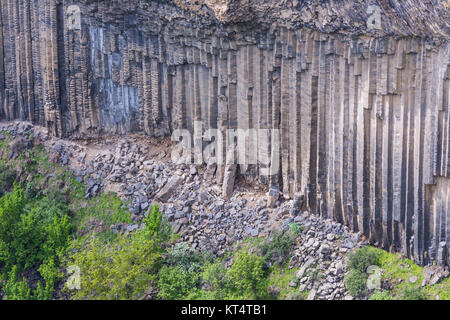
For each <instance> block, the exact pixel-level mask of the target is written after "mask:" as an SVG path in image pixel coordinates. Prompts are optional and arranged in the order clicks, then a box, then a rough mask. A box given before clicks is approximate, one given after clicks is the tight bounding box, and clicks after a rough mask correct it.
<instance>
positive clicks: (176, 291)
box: [158, 266, 199, 300]
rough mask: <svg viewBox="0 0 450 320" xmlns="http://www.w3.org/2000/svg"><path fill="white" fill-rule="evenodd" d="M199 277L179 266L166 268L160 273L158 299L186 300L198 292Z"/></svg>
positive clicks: (195, 273)
mask: <svg viewBox="0 0 450 320" xmlns="http://www.w3.org/2000/svg"><path fill="white" fill-rule="evenodd" d="M198 280H199V275H198V273H197V272H195V271H187V270H185V269H182V268H181V267H179V266H172V267H168V266H164V267H162V268H161V270H160V271H159V282H158V288H159V292H158V297H159V298H161V299H166V300H180V299H186V298H187V297H188V296H189V294H192V293H193V292H195V291H196V285H197V283H198Z"/></svg>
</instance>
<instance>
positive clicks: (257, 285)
mask: <svg viewBox="0 0 450 320" xmlns="http://www.w3.org/2000/svg"><path fill="white" fill-rule="evenodd" d="M226 276H227V280H228V283H227V286H228V287H229V289H230V294H231V297H232V298H236V297H242V298H244V299H255V298H257V297H258V296H259V295H260V294H261V293H262V292H264V289H265V280H266V279H265V276H266V274H265V271H264V259H263V258H262V257H259V256H257V255H256V254H252V253H249V252H248V251H247V250H245V249H241V250H239V251H238V252H237V254H236V257H235V259H234V261H233V264H232V266H231V268H229V269H228V270H227V273H226Z"/></svg>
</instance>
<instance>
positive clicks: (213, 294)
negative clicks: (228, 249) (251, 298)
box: [201, 261, 227, 300]
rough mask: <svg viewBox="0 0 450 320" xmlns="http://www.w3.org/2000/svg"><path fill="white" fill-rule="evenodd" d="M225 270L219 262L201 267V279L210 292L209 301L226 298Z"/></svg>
mask: <svg viewBox="0 0 450 320" xmlns="http://www.w3.org/2000/svg"><path fill="white" fill-rule="evenodd" d="M226 272H227V269H226V268H225V266H224V265H223V264H222V262H220V261H215V262H213V263H207V264H206V265H204V267H203V272H202V274H201V278H202V281H203V283H204V284H205V285H206V286H207V288H208V289H209V291H210V295H209V298H210V299H218V300H219V299H225V297H226V296H227V292H226V287H227V274H226Z"/></svg>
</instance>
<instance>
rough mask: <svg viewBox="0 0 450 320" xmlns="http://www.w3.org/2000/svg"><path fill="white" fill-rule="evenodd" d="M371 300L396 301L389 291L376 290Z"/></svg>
mask: <svg viewBox="0 0 450 320" xmlns="http://www.w3.org/2000/svg"><path fill="white" fill-rule="evenodd" d="M369 300H394V297H392V296H391V294H390V293H389V291H387V290H375V292H374V293H373V294H372V295H371V296H370V298H369Z"/></svg>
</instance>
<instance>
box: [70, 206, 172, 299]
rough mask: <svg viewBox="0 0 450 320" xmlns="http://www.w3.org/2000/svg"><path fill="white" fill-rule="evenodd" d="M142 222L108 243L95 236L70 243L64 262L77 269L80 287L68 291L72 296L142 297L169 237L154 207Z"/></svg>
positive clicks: (79, 297)
mask: <svg viewBox="0 0 450 320" xmlns="http://www.w3.org/2000/svg"><path fill="white" fill-rule="evenodd" d="M144 221H145V228H144V229H142V230H137V231H135V232H134V233H132V234H131V235H130V236H125V235H118V236H117V237H116V238H115V239H114V241H113V242H111V243H104V242H103V241H100V240H99V239H98V238H92V239H89V240H88V241H87V242H86V243H84V242H81V241H78V242H74V244H73V246H72V248H71V253H70V255H69V257H68V259H67V260H66V265H67V266H78V267H79V268H80V269H81V289H80V290H77V291H73V292H71V293H72V299H100V300H103V299H113V300H118V299H138V298H140V297H142V295H143V294H144V293H145V290H146V289H147V288H149V286H150V285H151V284H152V283H154V282H155V281H156V280H157V272H158V270H159V268H160V267H161V262H162V258H161V257H162V254H163V253H165V250H166V245H167V242H168V241H169V240H172V239H173V234H172V231H171V229H170V226H169V225H168V223H167V221H166V220H165V219H163V218H162V214H161V212H160V211H159V209H158V207H156V206H155V207H153V210H152V213H151V214H149V215H148V216H147V217H146V219H145V220H144ZM69 292H70V291H69Z"/></svg>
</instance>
